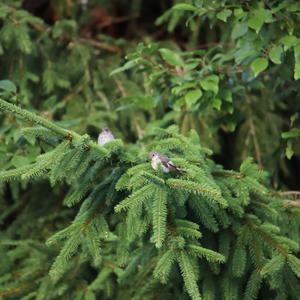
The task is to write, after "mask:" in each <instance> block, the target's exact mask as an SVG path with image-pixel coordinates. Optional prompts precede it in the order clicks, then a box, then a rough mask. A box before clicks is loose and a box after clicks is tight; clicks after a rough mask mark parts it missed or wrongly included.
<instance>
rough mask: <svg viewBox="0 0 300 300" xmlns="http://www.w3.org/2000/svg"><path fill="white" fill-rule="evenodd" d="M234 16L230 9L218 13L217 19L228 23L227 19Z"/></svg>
mask: <svg viewBox="0 0 300 300" xmlns="http://www.w3.org/2000/svg"><path fill="white" fill-rule="evenodd" d="M231 15H232V11H231V10H230V9H224V10H222V11H220V12H219V13H217V18H218V19H219V20H222V21H223V22H227V19H228V18H229V17H230V16H231Z"/></svg>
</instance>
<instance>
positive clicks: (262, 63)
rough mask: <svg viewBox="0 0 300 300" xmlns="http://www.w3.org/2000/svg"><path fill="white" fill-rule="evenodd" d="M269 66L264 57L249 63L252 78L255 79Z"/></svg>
mask: <svg viewBox="0 0 300 300" xmlns="http://www.w3.org/2000/svg"><path fill="white" fill-rule="evenodd" d="M268 65H269V62H268V60H267V59H266V58H264V57H259V58H256V59H255V60H254V61H253V62H252V63H251V70H252V71H253V74H254V76H255V77H256V76H257V75H258V74H260V73H261V72H262V71H264V70H265V69H266V68H267V67H268Z"/></svg>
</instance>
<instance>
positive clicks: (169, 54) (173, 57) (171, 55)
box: [158, 48, 183, 66]
mask: <svg viewBox="0 0 300 300" xmlns="http://www.w3.org/2000/svg"><path fill="white" fill-rule="evenodd" d="M158 51H159V52H160V54H161V56H162V58H163V59H164V60H165V61H166V62H167V63H168V64H170V65H172V66H183V60H182V59H181V57H180V56H179V55H178V54H177V53H176V52H174V51H172V50H169V49H166V48H161V49H159V50H158Z"/></svg>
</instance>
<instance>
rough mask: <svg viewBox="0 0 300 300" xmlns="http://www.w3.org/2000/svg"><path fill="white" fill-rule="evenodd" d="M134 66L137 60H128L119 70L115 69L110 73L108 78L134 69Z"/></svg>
mask: <svg viewBox="0 0 300 300" xmlns="http://www.w3.org/2000/svg"><path fill="white" fill-rule="evenodd" d="M136 65H137V60H130V61H128V62H127V63H125V64H124V66H122V67H120V68H117V69H114V70H113V71H112V72H110V73H109V76H113V75H115V74H118V73H121V72H124V71H126V70H129V69H131V68H133V67H135V66H136Z"/></svg>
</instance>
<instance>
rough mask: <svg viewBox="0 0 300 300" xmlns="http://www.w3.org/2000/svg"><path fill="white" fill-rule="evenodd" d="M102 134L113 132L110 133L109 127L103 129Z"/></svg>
mask: <svg viewBox="0 0 300 300" xmlns="http://www.w3.org/2000/svg"><path fill="white" fill-rule="evenodd" d="M102 132H103V133H110V132H111V131H110V129H109V128H108V127H104V128H103V129H102Z"/></svg>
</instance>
